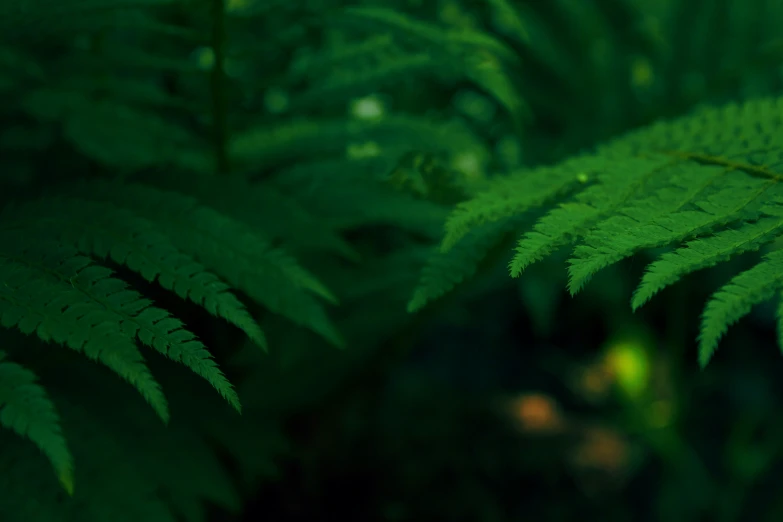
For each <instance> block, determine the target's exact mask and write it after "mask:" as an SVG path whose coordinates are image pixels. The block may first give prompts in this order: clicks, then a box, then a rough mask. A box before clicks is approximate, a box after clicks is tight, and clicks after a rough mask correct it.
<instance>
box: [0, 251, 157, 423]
mask: <svg viewBox="0 0 783 522" xmlns="http://www.w3.org/2000/svg"><path fill="white" fill-rule="evenodd" d="M4 239H6V241H4V246H3V249H2V250H0V326H3V327H4V328H12V327H16V328H18V329H19V330H20V331H21V332H22V333H24V334H27V335H30V334H36V335H37V336H38V337H40V338H41V339H43V340H44V341H54V342H57V343H60V344H64V345H65V346H67V347H69V348H71V349H72V350H75V351H77V352H80V353H84V354H85V355H87V357H89V358H90V359H92V360H95V361H100V362H101V363H103V364H104V365H106V366H107V367H109V368H110V369H112V370H113V371H114V372H116V373H117V374H118V375H120V376H121V377H122V378H123V379H125V380H126V381H128V382H129V383H130V384H132V385H133V386H134V387H135V388H136V389H137V390H138V391H139V392H140V393H141V395H142V396H143V397H144V398H145V399H146V400H147V402H148V403H149V404H150V406H152V408H153V409H154V410H155V412H156V413H157V414H158V416H159V417H160V418H161V419H162V420H163V421H164V422H168V420H169V411H168V404H167V402H166V398H165V397H164V396H163V392H162V391H161V389H160V385H159V384H158V383H157V381H156V380H155V379H154V377H153V376H152V374H151V373H150V371H149V369H148V368H147V365H146V363H145V362H144V359H143V357H142V355H141V353H140V352H139V349H138V347H137V346H136V343H135V342H134V341H133V339H131V338H128V336H127V335H125V334H124V333H123V332H122V331H121V330H120V326H121V325H120V324H117V321H116V319H115V316H114V314H112V313H111V312H110V311H107V310H106V308H105V307H104V306H102V305H101V304H99V303H96V302H94V301H92V300H91V298H90V297H89V296H87V295H85V293H84V292H83V291H81V290H79V289H77V288H76V287H75V286H74V284H73V281H74V278H77V277H78V276H79V273H78V272H73V270H72V269H73V267H78V266H81V267H84V268H87V267H90V266H94V265H91V262H90V260H89V259H88V258H85V257H83V256H78V255H76V254H75V252H74V251H73V250H71V249H69V248H67V247H64V246H62V245H51V244H50V245H44V244H40V245H38V246H36V247H35V250H33V249H32V248H30V249H21V250H20V251H18V252H16V253H10V252H8V248H7V247H8V245H9V244H13V243H11V242H10V241H7V239H8V238H4ZM36 254H38V255H36ZM54 258H59V259H61V260H62V262H61V265H62V266H59V267H58V266H53V267H52V266H47V263H46V262H45V261H46V260H47V259H54ZM67 267H70V268H71V271H70V272H68V271H67Z"/></svg>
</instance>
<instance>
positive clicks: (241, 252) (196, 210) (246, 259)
mask: <svg viewBox="0 0 783 522" xmlns="http://www.w3.org/2000/svg"><path fill="white" fill-rule="evenodd" d="M73 193H75V194H78V195H79V196H80V197H87V198H89V199H95V200H98V201H107V202H111V203H113V204H115V205H118V206H121V207H124V208H127V209H129V210H131V211H132V212H134V213H135V214H137V215H139V216H141V217H144V218H145V219H148V220H150V221H152V222H154V223H155V226H156V228H157V230H159V231H160V232H162V233H164V234H166V236H167V237H168V239H169V240H170V241H171V242H172V243H173V244H174V245H175V246H176V247H177V248H178V249H179V250H181V251H183V252H185V253H187V254H189V255H192V256H193V257H194V258H195V259H196V260H197V261H199V262H200V263H203V264H204V265H205V266H206V267H208V268H209V269H210V270H212V271H213V272H214V273H215V274H217V275H218V276H220V277H221V278H222V279H223V280H225V281H226V282H227V283H229V284H230V285H232V287H234V288H236V289H238V290H241V291H243V292H245V293H246V294H247V295H248V296H250V297H251V298H252V299H254V300H255V301H257V302H259V303H261V304H263V305H264V306H266V307H267V308H269V309H270V310H271V311H272V312H276V313H279V314H281V315H283V316H284V317H286V318H288V319H290V320H291V321H293V322H294V323H296V324H298V325H301V326H304V327H307V328H310V329H312V330H313V331H314V332H316V333H318V334H320V335H322V336H323V337H324V338H326V339H327V340H329V341H330V342H332V343H333V344H335V345H337V346H342V345H343V340H342V337H341V336H340V334H339V332H338V331H337V330H336V328H335V327H334V325H333V324H332V322H331V321H330V320H329V318H328V316H327V315H326V312H325V310H324V309H323V307H322V305H321V303H320V302H319V301H318V300H317V299H315V296H318V297H321V298H323V299H324V300H326V301H328V302H331V303H336V302H337V299H336V297H335V296H334V295H333V294H332V292H331V291H330V290H329V289H328V288H326V286H325V285H324V284H323V283H321V282H320V281H319V280H318V279H317V278H316V277H315V276H314V275H312V274H311V273H310V272H308V271H307V270H305V269H304V268H302V267H301V266H300V265H299V264H298V262H297V261H296V260H295V259H294V258H293V257H292V256H290V255H289V254H288V253H287V252H285V251H284V250H282V249H280V248H274V247H272V245H271V244H270V243H269V241H267V240H266V239H265V238H264V237H262V236H260V235H259V234H258V233H257V231H255V230H253V229H252V228H250V227H249V226H248V225H246V224H244V223H242V222H240V221H237V220H235V219H232V218H230V217H229V216H226V215H224V214H222V213H220V212H218V211H216V210H214V209H212V208H211V207H208V206H206V205H202V204H201V203H199V202H198V201H197V200H195V199H194V198H191V197H189V196H186V195H184V194H179V193H176V192H169V191H163V190H159V189H156V188H154V187H151V186H144V185H139V184H116V183H102V182H90V183H87V184H84V185H81V186H79V187H76V188H74V189H73ZM313 294H315V296H314V295H313Z"/></svg>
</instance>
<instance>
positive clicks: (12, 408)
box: [0, 352, 74, 494]
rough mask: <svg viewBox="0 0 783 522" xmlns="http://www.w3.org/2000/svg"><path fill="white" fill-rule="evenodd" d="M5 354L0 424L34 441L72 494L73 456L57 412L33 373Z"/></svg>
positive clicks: (0, 363) (0, 356)
mask: <svg viewBox="0 0 783 522" xmlns="http://www.w3.org/2000/svg"><path fill="white" fill-rule="evenodd" d="M5 357H6V354H5V352H0V424H2V425H3V426H4V427H6V428H8V429H11V430H13V431H15V432H16V433H18V434H19V435H21V436H22V437H27V438H29V439H30V440H31V441H33V443H35V445H36V446H38V448H39V449H40V450H41V451H42V452H43V454H44V455H46V457H47V458H48V459H49V461H50V462H51V464H52V466H53V467H54V470H55V472H56V473H57V477H58V478H59V480H60V483H61V484H62V486H63V487H64V488H65V490H66V491H67V492H68V493H69V494H73V487H74V483H73V456H72V455H71V451H70V450H69V449H68V444H67V443H66V441H65V437H64V436H63V433H62V427H61V426H60V416H59V415H58V414H57V410H56V409H55V406H54V404H53V403H52V401H51V399H50V398H49V396H48V394H47V393H46V390H44V388H43V387H42V386H41V385H40V384H38V378H37V377H36V375H35V374H34V373H33V372H31V371H30V370H28V369H27V368H25V367H23V366H21V365H19V364H17V363H15V362H12V361H8V360H6V359H5Z"/></svg>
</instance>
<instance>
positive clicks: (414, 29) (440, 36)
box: [335, 7, 529, 123]
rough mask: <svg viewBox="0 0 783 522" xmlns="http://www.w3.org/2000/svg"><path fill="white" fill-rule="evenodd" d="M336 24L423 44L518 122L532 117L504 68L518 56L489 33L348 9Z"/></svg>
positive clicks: (377, 10)
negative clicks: (450, 64) (493, 99)
mask: <svg viewBox="0 0 783 522" xmlns="http://www.w3.org/2000/svg"><path fill="white" fill-rule="evenodd" d="M335 22H336V23H341V24H349V25H353V26H355V27H360V28H361V29H363V30H365V31H366V30H367V29H375V28H378V29H380V30H387V31H391V32H392V34H393V35H395V36H398V37H400V38H401V39H413V40H416V41H419V42H421V43H423V44H424V45H426V46H427V48H429V49H430V50H431V52H433V53H435V54H436V55H439V56H441V57H442V58H443V59H444V60H445V61H446V63H448V61H449V60H451V61H455V62H456V63H455V65H454V66H453V69H454V70H455V71H459V72H460V73H462V74H463V75H465V76H466V77H467V78H468V79H470V80H471V81H473V82H474V83H475V84H476V85H478V86H479V87H480V88H482V89H484V90H486V91H487V92H488V93H489V94H491V95H492V96H493V97H494V98H495V99H496V100H497V101H498V102H499V103H500V104H501V105H502V106H503V107H505V108H506V109H507V110H508V112H509V114H510V115H511V116H512V118H513V119H514V121H515V122H517V123H521V122H522V121H523V120H524V119H526V118H527V117H528V114H529V108H528V106H527V104H526V103H525V101H524V100H523V99H522V98H521V97H520V95H519V91H518V90H517V89H515V88H514V86H513V84H512V82H511V80H510V79H509V77H508V74H507V73H506V71H505V70H504V65H503V62H505V63H508V64H517V63H518V56H517V55H516V53H515V52H514V51H513V50H512V49H510V48H509V47H507V46H506V45H505V44H504V43H502V42H501V41H500V40H497V39H495V38H494V37H493V36H491V35H489V34H487V33H484V32H481V31H477V30H467V29H461V30H447V29H444V28H442V27H439V26H437V25H433V24H429V23H426V22H423V21H419V20H416V19H413V18H411V17H409V16H406V15H404V14H401V13H398V12H395V11H392V10H389V9H381V8H373V7H348V8H345V9H343V11H342V12H341V13H340V15H338V16H336V17H335ZM376 30H377V29H376Z"/></svg>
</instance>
